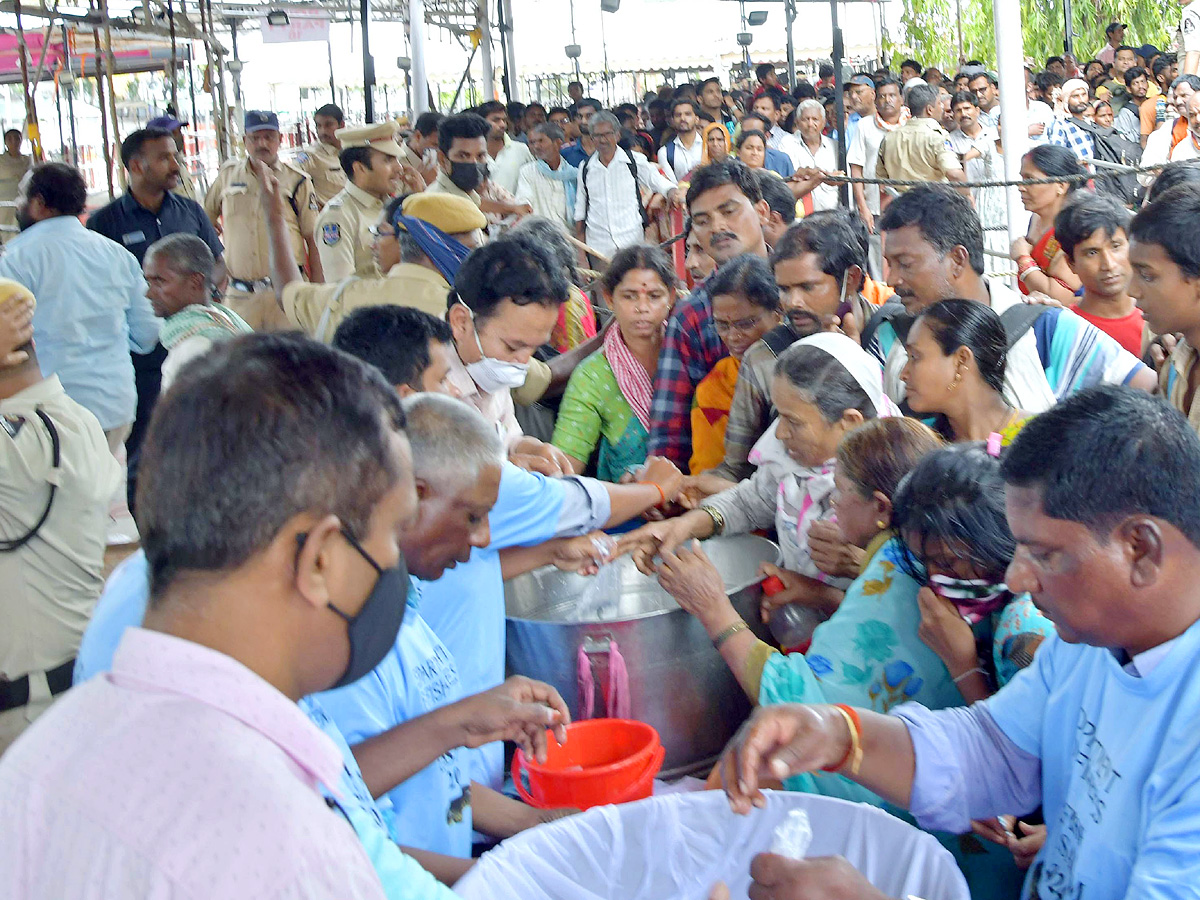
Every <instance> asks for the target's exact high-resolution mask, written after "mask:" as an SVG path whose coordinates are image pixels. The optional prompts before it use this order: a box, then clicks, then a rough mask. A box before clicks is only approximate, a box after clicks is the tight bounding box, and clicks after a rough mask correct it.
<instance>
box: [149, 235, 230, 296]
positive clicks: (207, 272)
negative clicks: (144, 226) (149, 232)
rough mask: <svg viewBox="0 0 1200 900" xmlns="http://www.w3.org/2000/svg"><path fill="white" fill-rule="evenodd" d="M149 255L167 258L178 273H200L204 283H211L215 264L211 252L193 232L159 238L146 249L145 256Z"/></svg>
mask: <svg viewBox="0 0 1200 900" xmlns="http://www.w3.org/2000/svg"><path fill="white" fill-rule="evenodd" d="M151 257H155V258H159V257H161V258H162V259H165V260H169V261H170V264H171V268H172V269H174V270H175V271H176V272H178V273H179V274H180V275H201V276H203V277H204V283H205V284H206V285H209V286H211V285H212V283H213V269H214V268H216V265H217V263H216V260H215V259H214V258H213V252H212V250H211V249H209V246H208V244H206V243H204V241H202V240H201V239H200V238H198V237H196V235H194V234H186V233H184V232H177V233H176V234H168V235H167V236H166V237H165V238H159V239H158V240H157V241H155V242H154V243H153V244H151V245H150V249H149V250H147V251H146V257H145V258H146V259H150V258H151Z"/></svg>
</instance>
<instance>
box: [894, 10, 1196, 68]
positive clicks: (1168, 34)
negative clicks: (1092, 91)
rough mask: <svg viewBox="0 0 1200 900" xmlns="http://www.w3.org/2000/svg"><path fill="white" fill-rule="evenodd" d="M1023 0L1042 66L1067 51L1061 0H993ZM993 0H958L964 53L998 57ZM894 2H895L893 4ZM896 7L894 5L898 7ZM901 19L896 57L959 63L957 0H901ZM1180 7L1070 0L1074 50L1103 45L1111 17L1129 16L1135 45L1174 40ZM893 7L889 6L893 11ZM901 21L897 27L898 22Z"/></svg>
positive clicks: (1028, 41) (1089, 51)
mask: <svg viewBox="0 0 1200 900" xmlns="http://www.w3.org/2000/svg"><path fill="white" fill-rule="evenodd" d="M994 2H998V3H1013V2H1019V3H1020V4H1021V26H1022V28H1021V31H1022V38H1023V43H1024V46H1025V56H1027V57H1029V58H1030V59H1032V60H1033V61H1034V62H1035V63H1036V64H1037V65H1038V66H1040V65H1042V64H1043V63H1044V62H1045V60H1046V57H1048V56H1054V55H1058V54H1061V53H1062V52H1063V31H1064V27H1063V26H1064V20H1063V5H1062V0H994ZM992 3H993V0H958V4H959V5H960V6H961V10H962V41H963V57H964V59H979V60H983V62H985V63H986V64H988V65H995V62H996V31H995V25H994V21H993V19H992ZM889 6H891V4H889ZM894 8H895V7H892V9H894ZM900 8H901V10H902V12H901V15H900V19H899V22H898V23H897V22H896V21H895V20H894V19H893V20H892V21H891V22H889V25H890V26H891V28H890V29H889V30H890V32H891V33H890V35H889V38H890V40H889V41H888V42H887V43H888V48H887V49H888V51H889V53H890V56H891V58H893V59H895V60H896V61H897V62H898V61H899V60H900V59H902V58H904V57H906V56H913V57H915V58H916V59H919V60H921V62H923V63H924V64H925V65H927V66H928V65H937V66H939V67H944V68H945V70H946V71H947V72H948V73H952V72H953V70H954V69H955V68H956V66H955V64H954V63H955V60H956V59H957V57H958V24H957V20H958V12H957V8H956V0H901V2H900ZM1181 11H1182V7H1181V6H1180V5H1179V4H1176V3H1173V2H1170V0H1164V2H1160V3H1150V2H1147V0H1072V2H1071V20H1072V24H1073V31H1074V36H1075V55H1076V58H1077V59H1078V60H1079V61H1080V63H1083V62H1085V61H1086V60H1088V59H1091V58H1092V57H1093V56H1095V55H1096V53H1097V52H1098V51H1099V50H1100V49H1101V48H1102V47H1103V46H1104V44H1105V37H1104V27H1105V26H1106V25H1107V24H1108V23H1109V22H1113V21H1117V22H1126V23H1128V24H1129V28H1128V29H1127V30H1126V32H1125V42H1126V43H1127V44H1130V45H1132V46H1134V47H1137V46H1140V45H1141V44H1147V43H1148V44H1154V45H1155V46H1156V47H1158V48H1159V49H1160V50H1162V49H1164V48H1166V47H1167V46H1170V44H1171V43H1172V41H1173V39H1174V37H1175V32H1176V29H1177V28H1178V26H1179V16H1180V13H1181ZM890 12H891V9H889V13H890ZM897 25H898V26H899V27H897Z"/></svg>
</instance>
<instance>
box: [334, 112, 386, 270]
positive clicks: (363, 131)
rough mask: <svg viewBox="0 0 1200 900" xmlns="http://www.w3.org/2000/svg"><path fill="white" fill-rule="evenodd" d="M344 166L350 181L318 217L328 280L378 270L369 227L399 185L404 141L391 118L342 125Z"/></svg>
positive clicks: (340, 138)
mask: <svg viewBox="0 0 1200 900" xmlns="http://www.w3.org/2000/svg"><path fill="white" fill-rule="evenodd" d="M336 136H337V139H338V141H339V142H340V143H341V145H342V152H341V166H342V169H343V171H344V172H345V174H346V177H347V178H348V179H349V181H347V182H346V186H345V187H344V188H342V190H341V191H340V192H339V193H338V194H336V195H335V196H334V197H333V199H332V200H330V201H329V203H327V204H326V205H325V208H324V209H323V210H321V214H320V215H319V216H317V236H318V241H317V250H318V252H319V253H320V254H321V270H322V271H323V272H324V273H325V280H326V281H327V282H328V283H329V284H336V283H337V282H339V281H341V280H342V279H343V278H348V277H350V276H351V275H374V274H376V271H377V270H376V268H375V260H374V258H373V257H372V255H371V244H372V243H373V242H374V237H373V235H371V233H370V229H371V227H372V226H374V225H375V224H376V223H377V222H378V221H379V214H380V213H382V212H383V204H384V201H385V200H387V198H388V197H390V196H392V194H394V193H396V190H397V188H398V187H399V184H400V176H401V166H400V152H401V151H400V145H399V144H397V143H396V123H395V122H394V121H393V120H392V119H388V120H387V121H385V122H379V123H377V124H375V125H364V126H362V127H361V128H339V129H338V130H337V133H336Z"/></svg>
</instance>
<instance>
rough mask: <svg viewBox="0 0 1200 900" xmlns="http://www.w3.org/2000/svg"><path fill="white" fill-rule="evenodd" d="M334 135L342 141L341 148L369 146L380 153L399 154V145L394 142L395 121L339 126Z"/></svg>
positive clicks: (398, 156) (396, 155) (397, 156)
mask: <svg viewBox="0 0 1200 900" xmlns="http://www.w3.org/2000/svg"><path fill="white" fill-rule="evenodd" d="M334 135H335V136H336V137H337V139H338V140H339V141H341V142H342V149H343V150H348V149H350V148H351V147H371V148H372V149H375V150H378V151H379V152H380V153H386V154H387V155H388V156H394V157H396V158H397V159H399V158H400V156H401V151H400V145H399V144H397V143H396V123H395V122H378V123H376V124H374V125H360V126H358V127H356V128H339V129H338V130H337V131H335V132H334Z"/></svg>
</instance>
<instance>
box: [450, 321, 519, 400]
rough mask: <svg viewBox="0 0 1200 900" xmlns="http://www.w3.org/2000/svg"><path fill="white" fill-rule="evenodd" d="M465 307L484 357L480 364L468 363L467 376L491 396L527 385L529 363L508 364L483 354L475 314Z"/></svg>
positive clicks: (476, 343) (477, 344) (476, 341)
mask: <svg viewBox="0 0 1200 900" xmlns="http://www.w3.org/2000/svg"><path fill="white" fill-rule="evenodd" d="M459 302H460V303H462V301H461V300H460V301H459ZM462 305H463V307H464V308H465V309H466V310H467V312H468V313H470V316H471V326H472V330H473V331H474V332H475V346H476V347H478V348H479V355H480V356H481V357H482V359H480V360H479V361H478V362H473V363H467V364H466V369H467V374H468V375H470V376H471V379H472V380H473V381H474V382H475V384H477V385H478V386H479V389H480V390H481V391H483V392H484V393H485V394H491V393H494V392H496V391H499V390H501V389H503V388H509V389H510V390H511V389H515V388H519V387H520V386H521V385H523V384H524V383H525V377H526V375H527V374H528V372H529V363H515V362H506V361H505V360H502V359H494V358H492V357H490V356H488V355H487V354H486V353H484V352H483V345H482V344H481V343H479V331H478V329H477V328H475V313H474V311H473V310H472V309H471V307H469V306H467V304H465V303H463V304H462Z"/></svg>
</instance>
